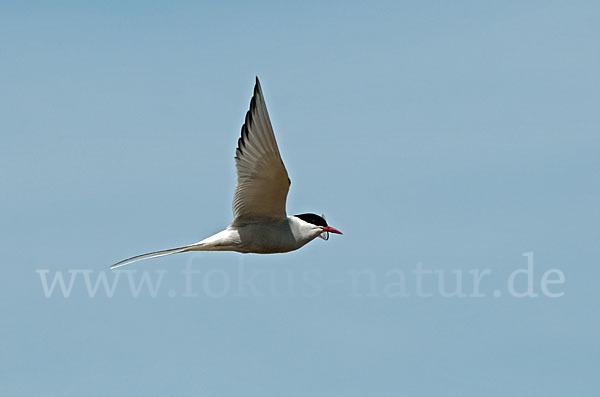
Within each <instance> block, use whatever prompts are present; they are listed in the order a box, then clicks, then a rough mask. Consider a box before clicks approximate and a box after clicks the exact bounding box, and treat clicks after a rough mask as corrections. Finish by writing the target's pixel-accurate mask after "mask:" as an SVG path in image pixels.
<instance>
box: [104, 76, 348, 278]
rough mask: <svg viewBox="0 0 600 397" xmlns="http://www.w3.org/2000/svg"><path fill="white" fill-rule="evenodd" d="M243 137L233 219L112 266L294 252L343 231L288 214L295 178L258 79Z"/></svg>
mask: <svg viewBox="0 0 600 397" xmlns="http://www.w3.org/2000/svg"><path fill="white" fill-rule="evenodd" d="M241 135H242V136H241V137H240V138H239V139H238V147H237V149H236V150H235V168H236V172H237V185H236V187H235V193H234V195H233V222H231V224H230V225H229V226H228V227H227V228H226V229H225V230H223V231H221V232H219V233H217V234H215V235H212V236H210V237H208V238H206V239H204V240H202V241H200V242H198V243H195V244H190V245H188V246H185V247H180V248H172V249H168V250H164V251H157V252H151V253H148V254H143V255H138V256H134V257H133V258H129V259H125V260H122V261H120V262H117V263H115V264H114V265H112V266H111V269H115V268H117V267H121V266H125V265H128V264H130V263H133V262H137V261H141V260H144V259H150V258H157V257H159V256H164V255H171V254H177V253H180V252H188V251H236V252H241V253H256V254H273V253H282V252H289V251H294V250H297V249H298V248H300V247H302V246H303V245H305V244H306V243H308V242H310V241H312V240H313V239H315V238H316V237H317V236H321V237H322V238H323V239H324V240H327V239H328V238H329V233H330V232H331V233H337V234H342V233H341V232H340V231H339V230H337V229H334V228H333V227H331V226H329V225H327V222H326V221H325V219H324V217H322V216H319V215H316V214H310V213H309V214H300V215H294V216H287V214H286V211H285V201H286V198H287V194H288V190H289V188H290V183H291V181H290V179H289V178H288V173H287V170H286V169H285V166H284V165H283V161H282V160H281V155H280V154H279V148H278V147H277V141H275V134H274V133H273V127H271V120H269V114H268V113H267V106H266V104H265V99H264V98H263V94H262V89H261V88H260V83H259V81H258V77H257V78H256V85H255V86H254V95H253V96H252V100H251V101H250V110H248V112H247V113H246V120H245V122H244V125H243V126H242V134H241Z"/></svg>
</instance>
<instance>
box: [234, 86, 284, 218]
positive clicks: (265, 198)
mask: <svg viewBox="0 0 600 397" xmlns="http://www.w3.org/2000/svg"><path fill="white" fill-rule="evenodd" d="M235 154H236V155H235V166H236V172H237V185H236V187H235V193H234V195H233V216H234V220H233V224H240V223H245V222H248V221H253V220H256V219H261V218H274V219H277V218H285V217H286V211H285V202H286V199H287V194H288V190H289V188H290V180H289V178H288V173H287V170H286V169H285V166H284V165H283V161H282V160H281V154H280V153H279V148H278V147H277V141H276V140H275V134H274V133H273V127H272V126H271V120H270V119H269V113H268V112H267V106H266V104H265V99H264V97H263V93H262V89H261V87H260V82H259V81H258V77H257V78H256V85H255V86H254V95H253V96H252V100H251V101H250V109H249V110H248V112H247V113H246V118H245V120H244V125H243V126H242V131H241V136H240V138H239V139H238V146H237V148H236V150H235Z"/></svg>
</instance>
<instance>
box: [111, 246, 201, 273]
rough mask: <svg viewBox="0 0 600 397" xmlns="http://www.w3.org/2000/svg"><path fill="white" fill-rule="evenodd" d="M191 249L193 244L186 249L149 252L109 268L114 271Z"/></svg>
mask: <svg viewBox="0 0 600 397" xmlns="http://www.w3.org/2000/svg"><path fill="white" fill-rule="evenodd" d="M193 247H194V244H192V245H188V246H187V247H180V248H172V249H170V250H163V251H156V252H150V253H147V254H142V255H138V256H134V257H132V258H129V259H124V260H122V261H121V262H117V263H115V264H114V265H112V266H111V267H110V268H111V269H116V268H118V267H121V266H125V265H129V264H130V263H133V262H137V261H143V260H144V259H151V258H158V257H159V256H165V255H172V254H178V253H180V252H186V251H190V250H192V248H193Z"/></svg>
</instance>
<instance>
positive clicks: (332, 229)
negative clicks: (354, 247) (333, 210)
mask: <svg viewBox="0 0 600 397" xmlns="http://www.w3.org/2000/svg"><path fill="white" fill-rule="evenodd" d="M321 229H323V231H324V232H329V233H335V234H342V232H340V231H339V230H337V229H334V228H332V227H331V226H325V227H321Z"/></svg>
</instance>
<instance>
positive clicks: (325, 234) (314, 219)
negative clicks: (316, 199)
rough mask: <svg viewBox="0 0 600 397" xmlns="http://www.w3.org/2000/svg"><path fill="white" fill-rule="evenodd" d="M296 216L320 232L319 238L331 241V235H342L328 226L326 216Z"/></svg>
mask: <svg viewBox="0 0 600 397" xmlns="http://www.w3.org/2000/svg"><path fill="white" fill-rule="evenodd" d="M294 216H295V217H296V218H300V219H302V220H303V221H304V222H307V223H309V224H311V225H312V226H314V228H315V231H318V232H319V237H321V238H322V239H323V240H329V233H335V234H342V232H340V231H339V230H337V229H335V228H333V227H331V226H329V225H328V224H327V221H326V220H325V215H322V216H319V215H317V214H300V215H294Z"/></svg>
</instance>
